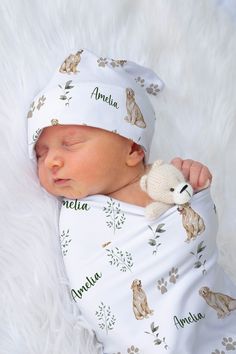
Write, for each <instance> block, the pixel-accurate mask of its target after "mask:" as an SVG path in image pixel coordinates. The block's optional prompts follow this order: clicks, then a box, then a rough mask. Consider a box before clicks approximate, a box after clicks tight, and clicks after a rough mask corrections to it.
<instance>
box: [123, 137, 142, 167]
mask: <svg viewBox="0 0 236 354" xmlns="http://www.w3.org/2000/svg"><path fill="white" fill-rule="evenodd" d="M144 155H145V154H144V151H143V148H142V147H141V146H140V145H138V144H136V143H134V142H132V143H131V146H130V152H129V155H128V157H127V161H126V162H127V165H128V166H130V167H134V166H136V165H138V164H139V163H140V161H143V159H144Z"/></svg>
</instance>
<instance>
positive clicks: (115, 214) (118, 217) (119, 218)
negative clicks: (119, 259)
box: [103, 198, 126, 234]
mask: <svg viewBox="0 0 236 354" xmlns="http://www.w3.org/2000/svg"><path fill="white" fill-rule="evenodd" d="M103 211H104V212H105V215H106V218H107V219H108V220H107V221H106V224H107V226H108V227H109V228H111V229H112V230H113V233H114V234H115V232H116V230H120V229H121V228H122V226H123V225H124V223H125V220H126V218H125V214H124V213H123V212H122V210H121V208H120V203H117V202H115V201H114V200H113V199H112V198H110V200H109V201H107V207H104V208H103Z"/></svg>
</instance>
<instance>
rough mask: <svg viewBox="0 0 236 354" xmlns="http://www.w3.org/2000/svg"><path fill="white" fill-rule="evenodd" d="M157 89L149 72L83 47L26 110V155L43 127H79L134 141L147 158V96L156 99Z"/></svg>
mask: <svg viewBox="0 0 236 354" xmlns="http://www.w3.org/2000/svg"><path fill="white" fill-rule="evenodd" d="M162 87H163V82H162V81H161V80H160V79H159V77H158V76H157V75H156V74H155V73H154V72H153V71H152V70H151V69H148V68H145V67H143V66H140V65H138V64H136V63H133V62H131V61H127V60H114V59H110V58H102V57H98V56H96V55H95V54H93V53H91V52H90V51H88V50H85V49H82V50H79V51H78V52H77V53H75V54H71V55H69V57H68V58H66V59H65V61H64V62H63V63H62V65H61V66H60V67H59V68H58V70H57V71H56V73H55V75H54V76H53V77H52V79H51V81H50V82H49V84H48V85H47V87H45V89H44V90H42V91H41V92H40V93H39V94H38V95H37V96H36V97H35V99H34V100H33V102H32V104H31V106H30V109H29V112H28V115H27V117H28V144H29V154H30V157H31V158H32V157H34V146H35V143H36V142H37V140H38V138H39V136H40V133H41V132H42V129H43V128H45V127H48V126H52V125H57V124H79V125H88V126H91V127H96V128H102V129H105V130H108V131H111V132H114V133H117V134H119V135H121V136H124V137H126V138H128V139H131V140H133V141H134V142H136V143H137V144H139V145H141V146H142V147H143V149H144V151H145V157H146V159H147V158H148V153H149V149H150V144H151V140H152V136H153V132H154V128H155V112H154V109H153V106H152V104H151V102H150V100H149V97H148V95H150V96H156V95H157V93H158V92H159V91H160V90H161V89H162Z"/></svg>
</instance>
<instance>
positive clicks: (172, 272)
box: [169, 267, 179, 284]
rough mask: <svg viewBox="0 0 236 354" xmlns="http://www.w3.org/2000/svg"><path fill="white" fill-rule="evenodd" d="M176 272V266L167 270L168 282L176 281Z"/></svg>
mask: <svg viewBox="0 0 236 354" xmlns="http://www.w3.org/2000/svg"><path fill="white" fill-rule="evenodd" d="M177 273H178V268H175V267H173V268H172V269H171V270H170V271H169V276H170V279H169V282H170V283H173V284H175V283H176V280H177V279H178V277H179V274H177Z"/></svg>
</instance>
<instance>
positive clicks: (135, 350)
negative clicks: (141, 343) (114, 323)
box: [127, 345, 140, 354]
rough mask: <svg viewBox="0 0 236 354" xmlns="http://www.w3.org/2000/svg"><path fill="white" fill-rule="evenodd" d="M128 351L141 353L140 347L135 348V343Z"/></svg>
mask: <svg viewBox="0 0 236 354" xmlns="http://www.w3.org/2000/svg"><path fill="white" fill-rule="evenodd" d="M127 353H129V354H135V353H140V352H139V349H138V348H135V347H134V345H131V347H130V348H128V349H127Z"/></svg>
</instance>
